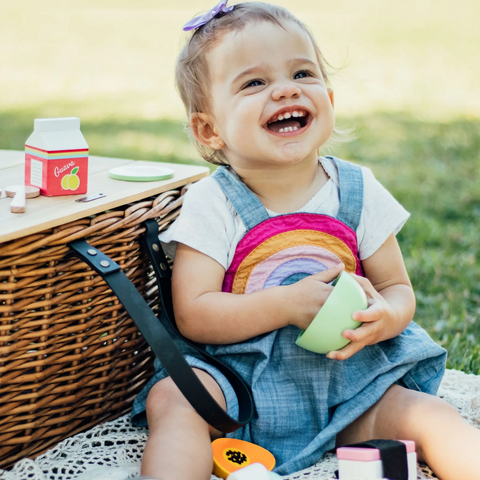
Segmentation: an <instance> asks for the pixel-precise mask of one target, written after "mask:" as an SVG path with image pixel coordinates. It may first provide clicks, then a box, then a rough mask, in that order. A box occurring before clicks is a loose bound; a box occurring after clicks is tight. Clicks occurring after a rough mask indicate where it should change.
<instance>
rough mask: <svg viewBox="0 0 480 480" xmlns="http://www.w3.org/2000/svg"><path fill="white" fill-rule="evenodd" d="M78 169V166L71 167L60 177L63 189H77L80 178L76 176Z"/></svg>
mask: <svg viewBox="0 0 480 480" xmlns="http://www.w3.org/2000/svg"><path fill="white" fill-rule="evenodd" d="M78 170H79V167H75V168H73V169H72V171H71V172H70V174H68V175H65V176H64V177H62V188H63V189H64V190H77V189H78V187H79V186H80V178H78V175H77V173H78Z"/></svg>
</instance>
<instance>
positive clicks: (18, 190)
mask: <svg viewBox="0 0 480 480" xmlns="http://www.w3.org/2000/svg"><path fill="white" fill-rule="evenodd" d="M5 192H6V193H7V197H12V198H13V200H12V204H11V206H10V211H11V212H12V213H25V208H26V199H27V198H35V197H38V196H39V195H40V189H39V188H37V187H30V186H26V185H13V186H11V187H7V188H6V189H5Z"/></svg>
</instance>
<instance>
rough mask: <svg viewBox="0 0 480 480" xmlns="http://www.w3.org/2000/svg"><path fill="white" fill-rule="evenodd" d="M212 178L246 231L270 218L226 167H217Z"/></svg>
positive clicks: (256, 198)
mask: <svg viewBox="0 0 480 480" xmlns="http://www.w3.org/2000/svg"><path fill="white" fill-rule="evenodd" d="M212 178H213V179H214V180H215V181H216V182H217V183H218V184H219V186H220V188H221V189H222V191H223V193H224V194H225V195H226V196H227V198H228V199H229V200H230V202H231V204H232V205H233V208H234V209H235V210H236V212H237V214H238V215H239V216H240V218H241V219H242V221H243V223H244V225H245V228H246V229H247V231H249V230H251V229H252V228H253V227H255V226H257V225H258V224H259V223H261V222H263V221H264V220H267V219H268V218H270V215H268V212H267V210H266V208H265V207H264V206H263V204H262V202H261V201H260V200H259V198H258V197H257V196H256V195H255V194H254V193H253V192H252V191H251V190H250V189H249V188H248V187H247V186H246V185H245V184H244V183H243V182H242V181H241V180H240V178H239V177H238V175H237V174H236V173H235V172H234V171H233V170H232V169H230V168H228V167H218V168H217V170H216V171H215V173H213V175H212Z"/></svg>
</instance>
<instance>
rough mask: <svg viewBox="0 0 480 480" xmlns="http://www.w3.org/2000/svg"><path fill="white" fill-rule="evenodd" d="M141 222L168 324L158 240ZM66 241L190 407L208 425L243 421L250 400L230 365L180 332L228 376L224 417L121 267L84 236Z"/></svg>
mask: <svg viewBox="0 0 480 480" xmlns="http://www.w3.org/2000/svg"><path fill="white" fill-rule="evenodd" d="M152 222H153V223H152ZM146 227H147V233H146V239H145V244H146V245H150V247H149V248H148V250H149V252H150V251H151V250H152V251H153V252H154V254H155V255H151V257H152V259H154V260H152V263H153V265H154V268H155V273H156V275H157V279H158V283H159V290H160V293H161V298H162V305H164V308H165V312H166V314H167V316H168V317H169V319H170V321H171V323H172V325H174V326H175V323H174V317H173V308H172V300H171V280H170V278H171V273H170V268H169V266H168V263H167V262H166V259H165V256H164V254H163V250H162V249H161V246H160V242H159V240H158V225H157V223H156V222H155V221H153V220H149V221H148V225H147V226H146ZM153 237H155V238H153ZM154 245H156V246H154ZM69 246H70V248H71V250H72V251H73V252H74V254H75V255H76V256H78V257H79V258H81V259H82V260H83V261H84V262H85V263H87V264H88V265H89V266H90V267H91V268H92V269H93V270H95V271H96V272H97V273H98V274H99V275H101V276H102V277H103V278H104V280H105V281H106V282H107V284H108V286H109V287H110V288H111V289H112V290H113V292H114V293H115V295H117V297H118V299H119V300H120V302H121V303H122V305H123V306H124V307H125V310H126V311H127V312H128V314H129V315H130V317H131V318H132V319H133V321H134V322H135V324H136V325H137V327H138V329H139V330H140V332H141V333H142V335H143V337H144V338H145V340H146V341H147V342H148V344H149V345H150V347H151V348H152V350H153V352H154V353H155V355H156V356H157V358H158V359H159V360H160V362H161V363H162V366H163V367H164V368H165V370H166V371H167V373H168V374H169V375H170V377H171V378H172V380H173V381H174V382H175V384H176V385H177V387H178V388H179V389H180V391H181V392H182V393H183V395H185V398H186V399H187V400H188V401H189V402H190V404H191V405H192V407H193V408H195V410H196V411H197V412H198V414H199V415H200V416H201V417H202V418H203V419H204V420H205V421H206V422H207V423H208V424H209V425H211V426H212V427H214V428H216V429H217V430H220V431H221V432H224V433H229V432H233V431H235V430H237V429H238V428H240V427H242V426H244V425H245V424H247V423H248V422H249V421H250V420H251V418H252V415H253V402H252V398H251V395H250V391H249V389H248V387H247V386H246V384H245V383H244V382H243V380H242V379H241V378H240V377H239V376H238V375H237V374H236V373H235V372H234V371H233V370H231V369H230V368H229V367H227V366H226V365H224V364H223V363H221V362H219V361H218V360H217V359H215V358H214V357H212V356H210V355H208V354H207V353H206V352H205V350H204V349H203V348H201V347H200V346H199V345H197V344H194V343H192V342H188V341H187V340H186V339H185V338H184V337H182V339H183V340H184V341H187V343H189V344H190V345H192V346H193V347H194V348H196V349H197V351H199V352H200V353H201V355H202V356H203V357H204V358H205V359H206V361H207V362H208V363H210V364H212V365H214V366H215V367H217V368H218V369H219V370H220V371H221V372H222V373H223V374H224V375H225V376H226V377H227V379H228V380H229V381H230V383H231V385H232V387H233V388H234V390H235V393H236V394H237V398H238V403H239V418H238V420H236V419H234V418H232V417H230V416H229V415H228V414H227V413H226V412H225V411H224V410H223V408H222V407H220V405H218V403H217V402H216V401H215V399H214V398H213V397H212V396H211V395H210V393H209V392H208V390H207V389H206V388H205V387H204V386H203V383H202V382H201V381H200V380H199V378H198V377H197V376H196V375H195V372H194V371H193V370H192V368H191V367H190V365H189V364H188V363H187V361H186V360H185V358H184V357H183V355H182V353H181V352H180V350H179V349H178V348H177V346H176V345H175V343H174V341H173V340H172V338H171V337H170V335H169V334H168V332H167V331H166V330H165V328H164V327H163V325H162V323H161V322H160V320H159V319H158V318H157V317H156V316H155V314H154V313H153V312H152V310H151V309H150V307H149V306H148V304H147V302H146V301H145V300H144V298H143V297H142V296H141V295H140V293H139V292H138V290H137V289H136V288H135V286H134V285H133V284H132V283H131V282H130V280H129V279H128V277H127V276H126V275H125V274H124V273H123V272H122V270H121V268H120V266H119V265H117V264H116V263H115V262H114V261H113V260H112V259H111V258H109V257H108V256H107V255H105V254H103V253H102V252H101V251H100V250H98V249H96V248H94V247H92V246H91V245H89V244H88V243H87V242H86V241H85V240H76V241H74V242H72V243H70V244H69ZM157 248H158V250H157ZM157 254H158V256H157ZM162 255H163V256H162ZM162 260H163V261H162ZM157 262H158V263H157ZM177 332H178V330H177ZM179 335H180V333H179Z"/></svg>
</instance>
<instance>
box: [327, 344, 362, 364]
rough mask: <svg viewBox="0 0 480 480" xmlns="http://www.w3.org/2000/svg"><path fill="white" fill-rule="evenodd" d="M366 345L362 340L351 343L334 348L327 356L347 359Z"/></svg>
mask: <svg viewBox="0 0 480 480" xmlns="http://www.w3.org/2000/svg"><path fill="white" fill-rule="evenodd" d="M364 346H365V345H364V344H362V343H360V342H355V343H353V342H352V343H349V344H348V345H347V346H346V347H343V348H342V349H341V350H334V351H332V352H328V353H327V358H329V359H330V360H346V359H347V358H350V357H351V356H352V355H354V354H355V353H357V352H358V351H359V350H361V349H362V348H363V347H364Z"/></svg>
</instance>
